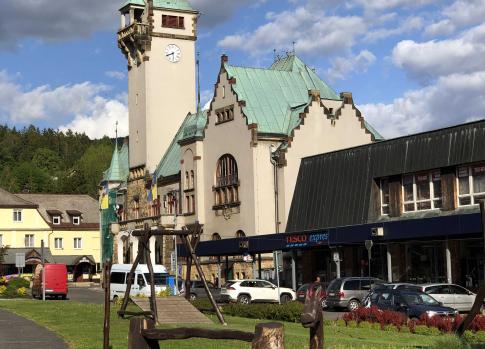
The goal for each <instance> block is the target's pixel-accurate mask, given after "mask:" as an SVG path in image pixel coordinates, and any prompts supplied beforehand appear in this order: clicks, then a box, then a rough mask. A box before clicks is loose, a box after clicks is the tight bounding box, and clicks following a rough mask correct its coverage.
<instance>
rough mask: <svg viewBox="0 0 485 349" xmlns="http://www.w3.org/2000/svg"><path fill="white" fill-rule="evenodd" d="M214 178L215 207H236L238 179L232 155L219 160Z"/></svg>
mask: <svg viewBox="0 0 485 349" xmlns="http://www.w3.org/2000/svg"><path fill="white" fill-rule="evenodd" d="M215 177H216V178H215V185H214V191H215V205H216V206H226V205H228V204H231V206H237V205H238V204H239V177H238V169H237V162H236V160H235V159H234V157H233V156H232V155H230V154H226V155H223V156H222V157H220V158H219V160H218V161H217V168H216V176H215ZM218 208H220V207H216V209H218Z"/></svg>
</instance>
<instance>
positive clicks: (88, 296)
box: [60, 287, 104, 304]
mask: <svg viewBox="0 0 485 349" xmlns="http://www.w3.org/2000/svg"><path fill="white" fill-rule="evenodd" d="M67 298H68V300H70V301H74V302H80V303H89V304H104V292H103V289H102V288H101V287H70V288H69V293H68V295H67ZM60 302H61V301H60Z"/></svg>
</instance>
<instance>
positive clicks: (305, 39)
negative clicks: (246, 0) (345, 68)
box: [218, 6, 367, 56]
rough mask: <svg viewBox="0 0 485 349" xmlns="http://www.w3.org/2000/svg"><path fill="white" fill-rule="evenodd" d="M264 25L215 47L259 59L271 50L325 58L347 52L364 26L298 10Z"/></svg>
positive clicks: (350, 18) (351, 18)
mask: <svg viewBox="0 0 485 349" xmlns="http://www.w3.org/2000/svg"><path fill="white" fill-rule="evenodd" d="M267 20H268V22H267V23H266V24H264V25H261V26H260V27H258V28H257V29H255V30H254V31H252V32H243V33H238V34H233V35H228V36H226V37H225V38H223V39H222V40H221V41H219V42H218V46H220V47H223V48H230V49H239V50H243V51H246V52H248V53H249V54H250V55H252V56H259V55H262V54H265V53H268V52H272V50H273V49H276V50H285V49H289V48H291V44H292V42H293V41H294V42H295V43H296V50H297V52H298V53H304V54H312V55H315V56H328V55H330V54H335V53H339V52H345V51H348V50H349V49H350V48H351V47H352V46H353V44H354V42H355V39H356V37H357V36H359V35H362V34H363V33H365V31H366V29H367V25H366V23H365V22H364V20H363V19H362V18H361V17H358V16H343V17H341V16H327V15H325V14H324V13H323V12H322V11H321V10H320V11H316V10H314V11H312V10H310V9H309V8H308V7H303V6H302V7H298V8H296V9H295V10H294V11H283V12H280V13H269V14H267Z"/></svg>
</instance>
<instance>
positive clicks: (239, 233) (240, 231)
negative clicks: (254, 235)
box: [236, 230, 246, 238]
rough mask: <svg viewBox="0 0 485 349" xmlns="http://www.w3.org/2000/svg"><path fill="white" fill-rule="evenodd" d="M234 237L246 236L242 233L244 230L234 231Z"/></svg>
mask: <svg viewBox="0 0 485 349" xmlns="http://www.w3.org/2000/svg"><path fill="white" fill-rule="evenodd" d="M236 237H237V238H245V237H246V234H244V232H243V231H242V230H238V231H237V232H236Z"/></svg>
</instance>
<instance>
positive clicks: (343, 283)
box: [327, 277, 384, 311]
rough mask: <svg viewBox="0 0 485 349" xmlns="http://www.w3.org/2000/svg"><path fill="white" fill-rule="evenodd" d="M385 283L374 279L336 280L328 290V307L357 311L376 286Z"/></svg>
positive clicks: (353, 278) (348, 278)
mask: <svg viewBox="0 0 485 349" xmlns="http://www.w3.org/2000/svg"><path fill="white" fill-rule="evenodd" d="M383 283H384V281H383V280H380V279H377V278H372V277H347V278H340V279H335V280H333V281H332V282H331V283H330V285H328V288H327V307H328V308H347V309H348V310H350V311H352V310H355V309H357V308H358V307H359V306H360V304H361V303H362V300H363V299H364V298H365V296H367V294H368V293H369V292H370V290H371V289H373V288H374V286H375V285H380V284H383Z"/></svg>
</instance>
